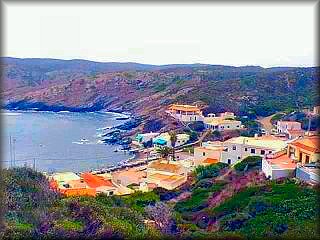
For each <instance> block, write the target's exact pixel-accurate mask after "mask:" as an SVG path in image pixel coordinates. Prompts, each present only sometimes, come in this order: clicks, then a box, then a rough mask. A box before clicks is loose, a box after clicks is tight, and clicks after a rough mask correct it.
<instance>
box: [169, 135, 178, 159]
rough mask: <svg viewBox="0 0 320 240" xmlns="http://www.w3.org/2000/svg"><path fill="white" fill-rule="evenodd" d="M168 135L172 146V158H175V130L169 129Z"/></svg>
mask: <svg viewBox="0 0 320 240" xmlns="http://www.w3.org/2000/svg"><path fill="white" fill-rule="evenodd" d="M169 135H170V142H171V147H172V160H173V161H174V160H175V150H174V148H175V146H176V142H177V134H176V132H175V131H170V132H169Z"/></svg>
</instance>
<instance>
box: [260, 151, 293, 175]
mask: <svg viewBox="0 0 320 240" xmlns="http://www.w3.org/2000/svg"><path fill="white" fill-rule="evenodd" d="M296 166H297V164H296V162H295V161H294V160H292V159H291V158H289V157H288V156H287V153H286V150H282V151H279V152H276V153H272V154H267V155H266V156H265V157H264V158H263V159H262V171H263V172H264V174H265V175H266V177H267V178H270V179H278V178H283V177H294V175H295V169H296Z"/></svg>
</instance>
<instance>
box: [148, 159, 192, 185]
mask: <svg viewBox="0 0 320 240" xmlns="http://www.w3.org/2000/svg"><path fill="white" fill-rule="evenodd" d="M186 181H187V169H186V168H185V167H184V166H183V165H182V164H180V163H179V162H168V161H167V160H158V161H153V162H151V163H150V164H149V165H148V167H147V179H146V182H147V183H148V184H150V183H154V184H156V185H157V186H158V187H162V188H165V189H168V190H172V189H175V188H177V187H179V186H180V185H182V184H183V183H185V182H186Z"/></svg>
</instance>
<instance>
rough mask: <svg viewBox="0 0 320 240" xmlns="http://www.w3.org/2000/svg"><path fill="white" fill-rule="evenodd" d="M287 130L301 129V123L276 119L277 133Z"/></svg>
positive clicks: (286, 131) (286, 132)
mask: <svg viewBox="0 0 320 240" xmlns="http://www.w3.org/2000/svg"><path fill="white" fill-rule="evenodd" d="M288 130H295V131H297V130H299V131H301V123H300V122H295V121H278V122H277V133H285V134H288Z"/></svg>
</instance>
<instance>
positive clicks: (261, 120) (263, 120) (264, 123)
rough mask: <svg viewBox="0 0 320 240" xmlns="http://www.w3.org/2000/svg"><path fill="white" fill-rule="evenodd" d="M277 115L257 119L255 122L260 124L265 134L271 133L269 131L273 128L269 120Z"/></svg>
mask: <svg viewBox="0 0 320 240" xmlns="http://www.w3.org/2000/svg"><path fill="white" fill-rule="evenodd" d="M276 114H278V113H275V114H272V115H270V116H268V117H264V118H258V119H257V121H258V122H259V123H261V125H262V127H263V128H264V129H265V130H266V133H271V129H272V128H273V126H272V123H271V118H272V117H273V116H274V115H276Z"/></svg>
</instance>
